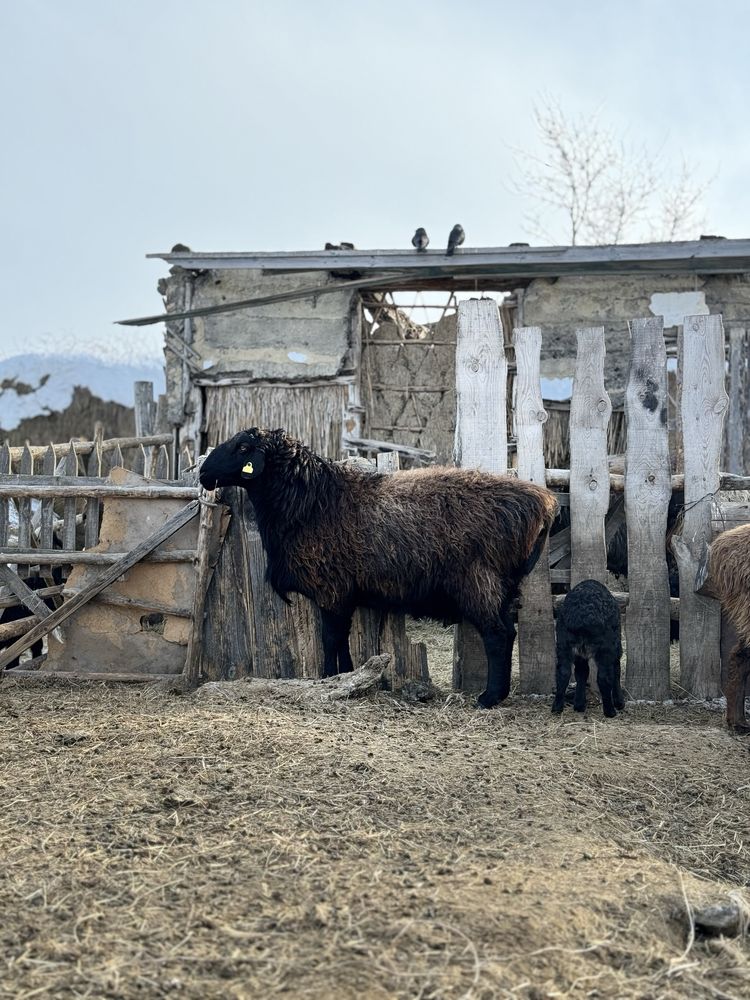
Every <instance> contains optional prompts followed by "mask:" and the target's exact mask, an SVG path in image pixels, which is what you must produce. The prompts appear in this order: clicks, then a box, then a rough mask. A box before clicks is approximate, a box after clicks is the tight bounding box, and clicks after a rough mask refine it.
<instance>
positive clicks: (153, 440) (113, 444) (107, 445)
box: [9, 434, 172, 462]
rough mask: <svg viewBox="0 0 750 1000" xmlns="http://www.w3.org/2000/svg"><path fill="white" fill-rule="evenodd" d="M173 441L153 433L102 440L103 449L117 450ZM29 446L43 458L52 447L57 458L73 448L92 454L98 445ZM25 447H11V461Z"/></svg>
mask: <svg viewBox="0 0 750 1000" xmlns="http://www.w3.org/2000/svg"><path fill="white" fill-rule="evenodd" d="M171 441H172V435H171V434H151V435H150V436H149V437H143V438H138V437H124V438H107V439H106V440H104V441H102V442H101V449H102V451H115V449H117V448H120V449H122V448H137V447H138V445H140V444H142V445H145V446H146V447H149V446H150V445H160V444H169V443H170V442H171ZM24 447H28V449H29V451H30V452H31V455H32V457H33V458H35V459H36V458H43V457H44V454H45V452H46V451H47V448H52V450H53V452H54V453H55V458H62V456H63V455H67V454H68V452H69V451H70V450H71V448H72V449H73V451H74V452H75V453H76V455H90V454H91V452H92V451H94V449H95V448H96V447H97V442H96V441H68V442H66V443H65V444H51V445H33V444H32V445H24ZM23 451H24V448H23V447H16V448H10V449H9V452H10V457H11V461H13V462H18V461H20V459H21V456H22V455H23Z"/></svg>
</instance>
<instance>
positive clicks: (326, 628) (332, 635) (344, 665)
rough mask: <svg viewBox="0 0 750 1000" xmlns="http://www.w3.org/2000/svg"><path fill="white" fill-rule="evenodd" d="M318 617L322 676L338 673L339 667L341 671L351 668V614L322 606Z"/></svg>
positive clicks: (333, 675) (332, 675) (331, 675)
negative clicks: (321, 641)
mask: <svg viewBox="0 0 750 1000" xmlns="http://www.w3.org/2000/svg"><path fill="white" fill-rule="evenodd" d="M320 617H321V622H322V625H323V676H324V677H335V676H336V674H337V673H339V667H340V668H341V671H342V672H343V671H346V670H351V669H352V658H351V655H350V653H349V627H350V626H351V621H352V619H351V615H349V616H347V615H342V614H337V613H336V612H333V611H324V610H323V609H322V608H321V611H320ZM344 650H345V651H346V654H345V655H344Z"/></svg>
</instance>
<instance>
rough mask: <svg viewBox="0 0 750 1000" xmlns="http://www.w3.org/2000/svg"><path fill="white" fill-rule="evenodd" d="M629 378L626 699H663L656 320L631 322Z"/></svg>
mask: <svg viewBox="0 0 750 1000" xmlns="http://www.w3.org/2000/svg"><path fill="white" fill-rule="evenodd" d="M630 338H631V356H630V373H629V376H628V384H627V389H626V393H625V413H626V415H627V421H628V445H627V456H626V462H625V516H626V523H627V530H628V591H629V593H630V599H629V602H628V613H627V616H626V619H625V634H626V638H627V671H626V676H625V682H626V686H627V689H628V693H629V694H630V697H631V698H644V699H647V700H649V701H663V700H664V699H666V698H669V697H670V683H669V614H670V601H669V574H668V570H667V560H666V549H665V544H666V532H667V511H668V508H669V500H670V496H671V492H672V487H671V477H670V466H669V430H668V427H667V350H666V346H665V343H664V332H663V321H662V318H661V316H655V317H650V318H648V319H637V320H633V322H632V323H631V324H630Z"/></svg>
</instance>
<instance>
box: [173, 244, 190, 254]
mask: <svg viewBox="0 0 750 1000" xmlns="http://www.w3.org/2000/svg"><path fill="white" fill-rule="evenodd" d="M170 252H171V253H190V247H187V246H185V244H184V243H175V245H174V246H173V247H172V250H171V251H170Z"/></svg>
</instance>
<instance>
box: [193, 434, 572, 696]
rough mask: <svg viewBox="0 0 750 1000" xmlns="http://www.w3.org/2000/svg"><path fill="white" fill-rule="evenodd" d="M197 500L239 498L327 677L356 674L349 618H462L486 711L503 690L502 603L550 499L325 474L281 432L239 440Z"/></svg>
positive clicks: (487, 487)
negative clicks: (310, 625) (471, 635)
mask: <svg viewBox="0 0 750 1000" xmlns="http://www.w3.org/2000/svg"><path fill="white" fill-rule="evenodd" d="M200 481H201V484H202V485H203V486H204V487H205V488H206V489H214V487H216V486H241V487H243V488H244V489H245V490H246V491H247V494H248V497H249V499H250V500H251V502H252V504H253V507H254V509H255V515H256V519H257V523H258V530H259V532H260V536H261V539H262V542H263V546H264V548H265V551H266V556H267V558H268V580H269V582H270V583H271V585H272V586H273V588H274V589H275V590H276V591H277V592H278V593H279V594H281V596H282V597H284V596H285V595H287V594H289V593H290V592H296V593H299V594H303V595H305V596H306V597H308V598H310V599H311V600H312V601H314V602H315V603H316V604H317V605H318V607H319V608H320V611H321V618H322V626H323V634H322V638H323V654H324V664H323V675H324V676H331V675H333V674H336V673H339V672H343V671H345V670H351V669H352V660H351V655H350V652H349V629H350V626H351V620H352V615H353V613H354V610H355V608H357V607H358V606H365V607H376V608H385V609H388V610H395V611H403V612H406V613H408V614H411V615H414V616H415V617H423V616H424V617H431V618H438V619H443V620H446V621H457V620H459V619H461V618H466V619H467V620H468V621H470V622H471V623H472V624H473V625H474V626H475V627H476V628H477V630H478V631H479V633H480V635H481V636H482V640H483V642H484V647H485V651H486V653H487V661H488V668H487V688H486V690H485V692H484V693H483V694H482V695H481V696H480V699H479V701H480V704H481V705H483V706H484V707H490V706H492V705H495V704H497V703H498V702H499V701H502V700H503V699H504V698H506V697H507V695H508V693H509V691H510V665H511V652H512V648H513V641H514V639H515V634H516V632H515V627H514V625H513V619H512V613H511V604H512V602H513V600H514V598H515V597H516V595H517V593H518V589H519V584H520V582H521V580H522V579H523V577H524V576H525V575H526V573H528V572H529V570H530V569H531V568H532V567H533V565H534V563H535V562H536V560H537V559H538V557H539V554H540V552H541V551H542V548H543V546H544V542H545V540H546V537H547V534H548V532H549V528H550V525H551V524H552V521H553V519H554V517H555V513H556V511H557V502H556V500H555V498H554V496H553V494H552V493H550V492H549V491H548V490H547V489H545V488H543V487H541V486H535V485H534V484H532V483H528V482H523V481H521V480H518V479H514V478H512V477H507V476H495V475H490V474H488V473H483V472H474V471H471V470H468V469H453V468H430V469H418V470H409V471H404V472H396V473H393V474H392V475H381V474H377V473H376V474H374V475H372V474H370V475H368V474H367V473H365V472H362V471H361V470H360V469H358V468H356V467H352V466H351V465H345V464H340V463H337V462H331V461H328V460H327V459H324V458H321V457H320V456H319V455H316V454H315V453H314V452H312V451H311V450H310V449H309V448H307V447H306V446H305V445H303V444H302V443H301V442H299V441H296V440H295V439H294V438H291V437H289V436H288V435H287V434H286V433H285V432H284V431H283V430H273V431H268V430H259V429H258V428H257V427H253V428H251V429H250V430H246V431H241V432H240V433H239V434H236V435H235V436H234V437H233V438H231V439H230V440H229V441H225V442H224V443H223V444H220V445H219V446H218V447H217V448H215V449H214V450H213V451H212V452H211V453H210V454H209V455H208V457H207V458H206V459H205V461H204V462H203V464H202V466H201V469H200Z"/></svg>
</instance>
